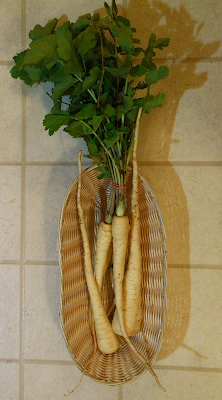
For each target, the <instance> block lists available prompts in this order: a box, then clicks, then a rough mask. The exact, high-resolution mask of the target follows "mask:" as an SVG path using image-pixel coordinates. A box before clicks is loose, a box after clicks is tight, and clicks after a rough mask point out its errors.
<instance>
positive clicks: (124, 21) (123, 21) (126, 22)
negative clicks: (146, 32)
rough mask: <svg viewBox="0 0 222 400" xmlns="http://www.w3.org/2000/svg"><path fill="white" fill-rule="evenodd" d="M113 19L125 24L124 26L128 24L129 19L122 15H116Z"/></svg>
mask: <svg viewBox="0 0 222 400" xmlns="http://www.w3.org/2000/svg"><path fill="white" fill-rule="evenodd" d="M115 21H117V23H118V22H120V23H121V24H123V25H125V26H130V20H129V19H127V18H125V17H123V16H122V15H117V16H116V18H115Z"/></svg>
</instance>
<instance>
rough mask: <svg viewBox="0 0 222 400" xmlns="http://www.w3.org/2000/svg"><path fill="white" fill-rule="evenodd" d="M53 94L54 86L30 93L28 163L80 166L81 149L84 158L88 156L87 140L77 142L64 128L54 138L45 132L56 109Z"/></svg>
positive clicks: (28, 104) (34, 87) (28, 106)
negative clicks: (85, 155)
mask: <svg viewBox="0 0 222 400" xmlns="http://www.w3.org/2000/svg"><path fill="white" fill-rule="evenodd" d="M50 90H51V86H49V85H48V84H45V85H44V86H43V85H38V86H33V87H32V88H28V89H27V96H26V103H27V123H26V129H27V141H26V159H27V161H28V162H29V161H44V162H53V161H55V162H67V161H70V162H77V158H78V152H79V150H80V149H81V150H82V151H83V154H88V150H87V146H86V144H85V142H84V141H83V139H81V138H78V139H74V138H73V137H72V136H70V135H69V134H68V133H67V132H63V130H62V128H61V129H60V130H59V131H58V132H55V133H54V135H53V136H51V137H50V136H49V134H48V131H45V129H44V126H43V120H44V118H45V115H46V114H48V113H50V111H51V107H52V106H53V103H52V101H51V100H50V99H49V97H48V95H47V94H46V91H48V92H50ZM84 161H85V162H88V159H86V158H85V160H84Z"/></svg>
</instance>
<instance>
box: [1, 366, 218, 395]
mask: <svg viewBox="0 0 222 400" xmlns="http://www.w3.org/2000/svg"><path fill="white" fill-rule="evenodd" d="M19 362H20V361H19V360H18V359H13V358H12V359H10V358H0V363H12V364H18V363H19ZM24 362H25V363H27V364H30V365H31V364H35V365H63V366H67V367H72V366H75V365H76V364H75V362H74V361H66V360H47V359H45V360H43V359H24ZM154 368H155V370H163V371H164V370H169V371H191V372H192V371H195V372H202V373H212V372H213V373H218V374H222V367H196V366H185V365H170V364H169V365H161V364H155V365H154ZM117 386H118V387H119V388H120V387H121V386H120V385H117ZM120 395H121V393H120ZM119 400H122V399H119Z"/></svg>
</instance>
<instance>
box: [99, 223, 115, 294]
mask: <svg viewBox="0 0 222 400" xmlns="http://www.w3.org/2000/svg"><path fill="white" fill-rule="evenodd" d="M111 255H112V225H111V224H107V223H106V222H103V221H102V222H100V225H99V229H98V233H97V240H96V262H95V278H96V282H97V285H98V289H99V292H100V293H101V290H102V283H103V278H104V276H105V273H106V271H107V268H108V266H109V264H110V261H111Z"/></svg>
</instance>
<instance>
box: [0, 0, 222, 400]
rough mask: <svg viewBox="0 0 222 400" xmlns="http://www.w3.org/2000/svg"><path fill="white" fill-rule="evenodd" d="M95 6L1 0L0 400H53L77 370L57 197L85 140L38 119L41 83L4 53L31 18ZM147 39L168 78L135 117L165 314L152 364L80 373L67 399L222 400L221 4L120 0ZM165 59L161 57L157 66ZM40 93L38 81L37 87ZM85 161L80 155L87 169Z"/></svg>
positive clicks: (43, 109) (97, 0)
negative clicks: (159, 242) (119, 378)
mask: <svg viewBox="0 0 222 400" xmlns="http://www.w3.org/2000/svg"><path fill="white" fill-rule="evenodd" d="M102 6H103V1H101V0H94V2H92V1H89V0H84V1H83V0H77V1H75V2H74V3H73V1H70V0H63V1H62V2H61V1H60V2H59V1H58V0H56V1H54V0H47V1H46V0H41V1H39V0H38V1H37V0H16V1H15V0H8V1H7V2H2V3H1V6H0V18H1V24H0V34H1V38H3V40H1V41H0V79H1V85H0V110H1V112H0V119H1V127H0V131H1V133H0V227H1V230H0V388H1V389H0V399H1V400H12V399H13V400H56V399H62V398H63V397H64V394H65V393H66V394H67V393H68V391H69V390H72V389H73V387H74V386H75V385H76V384H77V383H78V381H79V378H80V376H81V373H80V371H79V370H78V369H77V367H76V366H75V365H74V363H73V361H72V359H71V357H70V355H69V353H68V350H67V348H66V345H65V342H64V340H63V336H62V332H61V328H60V322H59V264H58V254H57V231H58V219H59V212H60V209H61V206H62V202H63V199H64V197H65V193H66V191H67V189H68V187H69V185H70V184H71V183H72V181H73V180H74V179H75V177H76V176H77V173H78V168H77V154H78V150H79V149H80V148H82V149H83V151H86V147H85V144H84V143H83V142H81V141H79V140H73V139H72V138H71V137H69V136H68V135H65V134H64V133H62V132H59V133H57V134H55V135H54V136H53V137H51V138H50V137H49V136H48V135H47V133H46V132H45V131H44V128H43V126H42V120H43V118H44V115H45V114H46V113H47V112H48V110H49V107H50V102H49V99H48V96H47V95H46V94H45V89H44V88H43V87H42V86H37V87H35V86H34V87H33V88H28V89H26V88H25V86H23V84H22V83H21V82H19V81H15V80H13V79H12V78H11V77H10V74H9V70H10V68H11V67H12V65H13V61H12V57H13V56H14V55H15V53H16V52H20V51H21V50H22V49H23V48H26V47H27V45H28V32H29V30H30V29H31V28H33V26H34V25H35V24H37V23H40V24H45V23H46V22H47V21H48V20H49V19H51V18H53V17H55V16H56V17H60V16H61V15H62V14H67V15H68V17H69V19H70V20H73V21H74V20H75V19H76V18H77V17H78V16H79V15H80V14H84V13H86V12H93V11H95V10H97V9H100V8H101V7H102ZM122 6H123V7H124V13H125V15H127V16H128V17H129V18H130V19H131V20H132V25H133V26H135V27H136V28H137V31H138V36H139V37H140V38H142V42H143V43H144V44H145V41H146V40H147V37H148V36H149V34H150V32H151V31H154V32H155V33H156V34H157V36H159V37H163V36H169V37H170V38H171V45H170V47H169V48H168V49H166V50H164V52H163V53H162V54H161V56H163V57H164V58H167V60H166V62H167V63H168V65H169V67H170V76H169V78H168V79H167V80H166V81H165V82H161V87H160V88H159V89H160V90H161V91H164V92H165V93H166V103H165V105H164V107H163V108H162V109H158V110H154V111H153V113H151V114H150V116H148V117H145V118H144V119H143V121H142V123H141V129H140V143H139V149H138V154H139V163H140V173H141V175H143V176H144V178H145V179H147V181H148V182H149V184H150V186H151V188H152V189H153V191H154V193H155V194H156V197H157V199H158V202H159V204H160V207H161V210H162V212H163V217H164V222H165V227H166V232H167V249H168V263H169V270H168V289H167V290H168V309H167V320H166V329H165V335H164V338H163V343H162V348H161V350H160V353H159V355H158V358H157V361H156V363H155V370H156V372H157V374H158V376H159V378H160V380H161V383H162V384H163V386H164V387H165V388H166V390H167V392H166V393H162V392H161V391H160V389H159V388H158V387H156V385H155V383H154V382H153V380H152V378H151V377H150V375H149V374H148V373H147V374H145V375H144V376H142V377H141V378H139V379H138V380H136V381H135V382H133V383H130V384H127V385H124V386H121V387H108V386H106V385H102V384H99V383H95V382H94V381H92V380H90V379H88V378H86V377H85V378H84V379H83V383H82V385H81V387H80V388H79V389H78V392H76V393H75V394H73V395H71V396H70V398H78V399H90V400H93V399H95V400H96V399H98V400H100V398H101V399H106V400H109V399H112V400H113V399H116V400H131V399H133V400H135V399H136V400H137V399H154V398H155V399H156V400H162V399H165V400H167V399H170V400H187V399H188V398H189V399H191V400H199V399H200V400H219V399H221V398H222V394H221V393H222V291H221V282H222V250H221V248H222V247H221V237H222V190H221V187H222V128H221V126H222V112H221V103H222V79H221V73H222V44H221V43H222V28H221V20H222V2H221V1H218V0H210V1H208V0H204V1H203V0H201V1H200V0H179V1H178V0H165V1H155V0H153V1H150V2H148V0H122ZM162 62H163V60H161V63H162ZM48 89H49V88H48ZM85 167H87V164H85Z"/></svg>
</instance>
